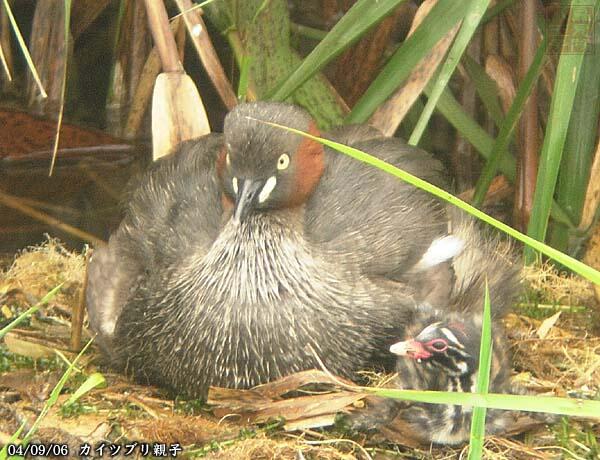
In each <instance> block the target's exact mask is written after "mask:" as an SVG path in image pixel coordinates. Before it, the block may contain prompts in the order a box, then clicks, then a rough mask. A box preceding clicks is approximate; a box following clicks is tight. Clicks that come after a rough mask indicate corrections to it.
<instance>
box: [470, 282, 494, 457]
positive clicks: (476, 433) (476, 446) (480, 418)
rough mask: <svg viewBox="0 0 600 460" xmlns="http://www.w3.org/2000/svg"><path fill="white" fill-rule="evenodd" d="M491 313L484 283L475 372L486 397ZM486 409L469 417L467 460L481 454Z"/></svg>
mask: <svg viewBox="0 0 600 460" xmlns="http://www.w3.org/2000/svg"><path fill="white" fill-rule="evenodd" d="M492 347H493V343H492V313H491V308H490V290H489V287H488V283H487V280H486V282H485V296H484V299H483V324H482V326H481V345H480V346H479V369H478V371H477V394H480V395H486V394H487V393H488V389H489V387H490V371H491V368H492ZM486 412H487V409H486V408H485V407H479V406H476V407H474V408H473V415H472V417H471V436H470V440H469V460H479V459H480V458H481V453H482V452H483V438H484V437H485V416H486Z"/></svg>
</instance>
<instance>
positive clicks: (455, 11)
mask: <svg viewBox="0 0 600 460" xmlns="http://www.w3.org/2000/svg"><path fill="white" fill-rule="evenodd" d="M467 6H468V3H467V2H457V1H455V0H439V1H438V2H437V3H436V5H435V6H434V7H433V8H432V9H431V11H430V12H429V14H428V15H427V17H426V18H425V19H424V20H423V22H422V23H421V25H420V26H419V27H418V28H417V30H415V32H414V33H413V34H412V35H411V36H410V37H408V38H407V39H406V41H405V42H404V43H403V44H402V46H400V48H398V50H397V51H396V52H395V53H394V54H393V55H392V57H391V58H390V60H389V62H388V63H387V64H386V66H385V67H384V68H383V70H382V71H381V72H380V74H379V75H378V76H377V78H376V79H375V80H374V81H373V83H371V85H370V86H369V88H368V89H367V91H365V94H363V96H362V97H361V98H360V100H359V101H358V102H357V103H356V105H355V106H354V108H353V109H352V112H351V113H350V115H349V116H348V117H347V119H346V121H347V122H348V123H364V122H366V121H367V119H368V118H369V117H370V116H371V114H372V113H373V112H374V111H375V109H377V107H379V106H380V105H381V103H382V102H384V101H385V100H386V99H387V98H388V97H390V96H391V95H392V93H393V92H394V91H395V90H396V89H397V88H398V86H399V85H400V84H402V82H403V81H404V80H405V79H406V78H407V77H408V75H409V74H410V72H411V71H412V70H413V68H414V67H415V66H416V65H417V64H418V63H419V61H421V59H423V58H424V57H425V56H426V55H427V54H428V53H429V52H430V51H431V49H432V48H433V47H434V46H435V45H436V43H437V42H438V41H439V40H440V39H441V38H442V37H443V36H444V35H446V33H447V32H448V31H449V30H450V29H451V28H452V27H454V25H456V23H457V22H458V21H460V20H461V19H462V18H463V17H464V15H465V12H466V10H467Z"/></svg>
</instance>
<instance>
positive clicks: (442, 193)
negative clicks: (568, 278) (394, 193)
mask: <svg viewBox="0 0 600 460" xmlns="http://www.w3.org/2000/svg"><path fill="white" fill-rule="evenodd" d="M257 121H259V122H262V123H265V124H267V125H270V126H275V127H278V128H281V129H285V130H287V131H290V132H293V133H296V134H298V135H300V136H304V137H307V138H309V139H312V140H314V141H316V142H319V143H321V144H323V145H326V146H327V147H330V148H332V149H334V150H337V151H338V152H341V153H344V154H346V155H348V156H350V157H352V158H354V159H356V160H359V161H362V162H363V163H367V164H369V165H371V166H374V167H376V168H378V169H381V170H382V171H384V172H386V173H388V174H391V175H392V176H395V177H397V178H399V179H402V180H403V181H404V182H407V183H408V184H411V185H413V186H415V187H417V188H420V189H423V190H425V191H426V192H429V193H431V194H432V195H435V196H437V197H438V198H441V199H442V200H444V201H447V202H448V203H450V204H453V205H455V206H458V207H459V208H460V209H462V210H463V211H465V212H468V213H469V214H471V215H472V216H475V217H476V218H477V219H479V220H482V221H484V222H486V223H488V224H489V225H492V226H493V227H496V228H497V229H499V230H501V231H503V232H504V233H506V234H508V235H510V236H512V237H513V238H515V239H517V240H519V241H521V242H522V243H525V244H526V245H527V246H530V247H531V248H533V249H535V250H537V251H539V252H541V253H542V254H544V255H546V256H548V257H550V258H551V259H554V260H556V261H557V262H559V263H561V264H563V265H565V266H566V267H568V268H569V269H571V270H573V271H574V272H576V273H579V274H580V275H581V276H583V277H584V278H586V279H588V280H590V281H592V282H594V283H596V284H600V272H599V271H598V270H595V269H594V268H592V267H590V266H588V265H586V264H584V263H582V262H580V261H578V260H576V259H574V258H572V257H570V256H568V255H566V254H563V253H562V252H560V251H558V250H556V249H554V248H552V247H550V246H548V245H546V244H544V243H542V242H540V241H537V240H535V239H534V238H532V237H530V236H528V235H525V234H523V233H521V232H519V231H517V230H515V229H514V228H512V227H510V226H509V225H506V224H505V223H504V222H501V221H499V220H498V219H494V218H493V217H492V216H489V215H487V214H486V213H484V212H483V211H480V210H479V209H477V208H475V207H473V206H471V205H470V204H469V203H466V202H465V201H463V200H461V199H460V198H458V197H456V196H454V195H452V194H451V193H450V192H447V191H446V190H443V189H441V188H439V187H436V186H435V185H433V184H430V183H429V182H427V181H424V180H423V179H420V178H418V177H416V176H413V175H412V174H410V173H408V172H406V171H403V170H402V169H400V168H397V167H395V166H393V165H391V164H389V163H387V162H385V161H383V160H381V159H379V158H377V157H374V156H373V155H369V154H368V153H365V152H362V151H361V150H358V149H355V148H353V147H349V146H347V145H344V144H340V143H338V142H334V141H331V140H329V139H323V138H320V137H316V136H313V135H311V134H308V133H305V132H303V131H299V130H297V129H293V128H290V127H287V126H282V125H278V124H277V123H271V122H266V121H262V120H257Z"/></svg>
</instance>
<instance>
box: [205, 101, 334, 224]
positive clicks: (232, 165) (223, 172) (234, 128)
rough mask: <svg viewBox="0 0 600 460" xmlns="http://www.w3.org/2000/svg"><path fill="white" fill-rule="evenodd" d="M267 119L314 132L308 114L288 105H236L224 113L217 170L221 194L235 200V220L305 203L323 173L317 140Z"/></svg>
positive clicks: (275, 103) (266, 103)
mask: <svg viewBox="0 0 600 460" xmlns="http://www.w3.org/2000/svg"><path fill="white" fill-rule="evenodd" d="M268 123H274V124H277V125H282V126H287V127H290V128H294V129H297V130H300V131H304V132H309V133H310V134H313V135H317V136H318V135H319V132H318V130H317V128H316V125H315V123H314V121H313V120H312V119H311V117H310V115H308V113H307V112H305V111H304V110H302V109H301V108H300V107H297V106H294V105H291V104H284V103H278V102H254V103H248V104H240V105H238V106H237V107H236V108H235V109H233V110H232V111H231V112H230V113H229V114H228V115H227V116H226V117H225V126H224V136H225V148H224V150H223V151H222V152H221V154H220V155H219V159H218V163H217V171H218V174H219V177H220V180H221V186H222V187H223V190H224V192H225V197H226V199H228V200H229V201H230V202H231V203H235V209H234V212H233V220H234V221H238V222H239V221H242V220H244V219H245V218H246V217H247V216H248V215H249V214H250V213H252V212H261V211H265V210H269V209H281V208H287V207H294V206H298V205H301V204H303V203H305V202H306V200H307V199H308V198H309V196H310V195H311V194H312V192H313V190H314V189H315V187H316V186H317V184H318V182H319V179H320V177H321V174H322V172H323V167H324V166H323V161H324V160H323V155H324V150H323V147H322V145H321V144H319V143H318V142H315V141H313V140H311V139H308V138H306V137H303V136H301V135H299V134H296V133H292V132H289V131H286V130H284V129H282V128H279V127H276V126H273V125H270V124H268Z"/></svg>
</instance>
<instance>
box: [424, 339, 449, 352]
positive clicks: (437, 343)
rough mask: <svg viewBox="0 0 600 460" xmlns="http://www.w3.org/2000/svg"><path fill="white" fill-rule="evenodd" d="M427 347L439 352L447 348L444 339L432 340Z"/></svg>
mask: <svg viewBox="0 0 600 460" xmlns="http://www.w3.org/2000/svg"><path fill="white" fill-rule="evenodd" d="M427 345H428V346H429V347H431V348H432V349H434V350H435V351H439V352H442V351H446V350H447V348H448V343H447V342H446V341H445V340H444V339H434V340H432V341H430V342H428V343H427Z"/></svg>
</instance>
